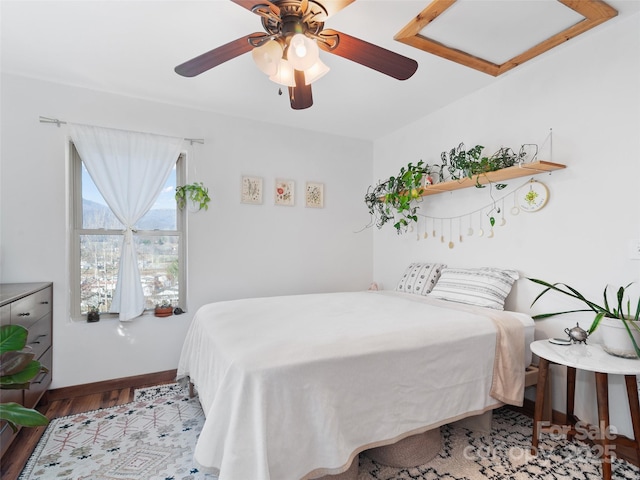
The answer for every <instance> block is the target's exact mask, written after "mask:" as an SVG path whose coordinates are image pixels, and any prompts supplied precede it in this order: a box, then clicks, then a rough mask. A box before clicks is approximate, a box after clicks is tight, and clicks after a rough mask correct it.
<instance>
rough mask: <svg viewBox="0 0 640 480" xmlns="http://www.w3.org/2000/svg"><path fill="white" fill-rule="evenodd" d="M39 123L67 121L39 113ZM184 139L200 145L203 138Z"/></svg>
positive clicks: (57, 123) (58, 124)
mask: <svg viewBox="0 0 640 480" xmlns="http://www.w3.org/2000/svg"><path fill="white" fill-rule="evenodd" d="M40 123H55V124H56V125H57V126H58V127H59V126H60V125H66V124H67V122H65V121H63V120H58V119H57V118H48V117H43V116H42V115H40ZM185 140H186V141H187V142H189V143H191V145H193V144H194V143H200V144H202V145H204V138H185Z"/></svg>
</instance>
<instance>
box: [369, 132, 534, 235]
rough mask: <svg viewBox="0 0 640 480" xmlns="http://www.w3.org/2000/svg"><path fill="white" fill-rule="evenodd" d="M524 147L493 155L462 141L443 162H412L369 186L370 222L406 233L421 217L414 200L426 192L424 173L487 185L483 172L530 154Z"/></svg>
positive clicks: (508, 149)
mask: <svg viewBox="0 0 640 480" xmlns="http://www.w3.org/2000/svg"><path fill="white" fill-rule="evenodd" d="M525 147H526V145H522V147H521V148H520V151H519V153H517V154H516V153H515V152H514V151H513V150H512V149H511V148H506V147H502V148H500V149H499V150H498V151H497V152H496V153H494V154H493V155H491V156H490V157H483V156H482V150H483V149H484V147H483V146H482V145H476V146H475V147H473V148H471V149H470V150H465V146H464V143H460V144H459V145H458V146H457V147H455V148H452V149H451V150H449V151H445V152H442V154H441V155H440V159H441V163H440V164H433V165H429V164H428V163H425V162H423V161H422V160H420V161H419V162H418V163H417V164H415V165H414V164H413V163H409V164H408V165H407V166H406V167H402V168H401V169H400V172H399V173H398V174H397V175H395V176H392V177H389V178H388V179H386V180H384V181H379V182H378V184H377V185H375V186H370V187H369V189H368V190H367V193H366V195H365V198H364V201H365V204H366V205H367V208H368V209H369V214H370V215H371V217H372V219H373V220H372V223H371V224H373V225H375V226H376V227H378V228H382V226H383V225H385V224H386V223H388V222H393V226H394V228H395V229H396V231H397V232H398V233H403V232H405V231H406V229H407V227H408V226H409V224H410V223H411V222H417V221H418V215H417V211H418V206H417V205H416V203H415V201H416V200H417V199H419V198H420V197H422V194H423V193H424V190H425V186H424V182H423V180H424V179H425V177H427V176H431V175H433V174H435V173H436V172H437V175H438V181H439V182H444V181H447V180H460V179H462V178H465V177H469V178H473V177H474V176H476V185H475V186H476V187H478V188H484V187H485V185H481V184H480V175H482V174H486V173H488V172H493V171H496V170H501V169H503V168H507V167H511V166H513V165H515V164H517V163H520V162H522V161H524V159H525V158H526V157H527V151H526V148H525ZM536 151H537V147H536ZM494 186H495V187H496V188H497V189H498V190H500V189H502V188H504V187H506V184H503V183H498V184H495V185H494ZM491 221H492V222H495V219H494V218H493V217H491ZM492 226H493V223H492Z"/></svg>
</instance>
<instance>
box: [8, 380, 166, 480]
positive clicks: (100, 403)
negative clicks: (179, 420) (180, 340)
mask: <svg viewBox="0 0 640 480" xmlns="http://www.w3.org/2000/svg"><path fill="white" fill-rule="evenodd" d="M175 373H176V372H175V370H172V371H167V372H161V373H157V374H152V375H140V376H137V377H129V378H125V379H119V380H110V381H109V382H99V383H96V384H90V385H82V386H78V387H71V388H63V389H58V390H51V391H49V393H48V394H47V397H46V398H43V401H41V402H40V404H39V405H38V407H37V409H38V411H40V412H41V413H42V414H43V415H45V416H46V417H47V418H49V419H54V418H59V417H64V416H67V415H74V414H76V413H82V412H88V411H91V410H97V409H99V408H108V407H113V406H115V405H122V404H124V403H129V402H131V401H133V395H134V392H135V390H136V388H144V387H150V386H153V385H160V384H166V383H173V381H174V379H175ZM45 429H46V427H38V428H22V429H21V430H20V432H19V433H18V436H17V437H16V438H15V439H14V441H13V442H12V443H11V446H10V447H9V449H8V450H7V451H6V453H5V454H4V455H3V456H2V462H1V465H0V479H2V480H16V479H17V478H18V476H19V475H20V473H21V472H22V469H23V468H24V466H25V464H26V463H27V460H29V457H30V456H31V452H33V449H34V448H35V447H36V445H37V444H38V440H40V437H41V436H42V434H43V433H44V431H45Z"/></svg>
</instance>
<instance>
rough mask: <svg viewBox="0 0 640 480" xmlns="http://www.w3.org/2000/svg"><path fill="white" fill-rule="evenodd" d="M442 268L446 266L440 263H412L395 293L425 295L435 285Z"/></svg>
mask: <svg viewBox="0 0 640 480" xmlns="http://www.w3.org/2000/svg"><path fill="white" fill-rule="evenodd" d="M444 267H446V265H444V264H442V263H412V264H410V265H409V266H408V267H407V269H406V270H405V272H404V275H403V276H402V278H401V279H400V282H399V283H398V285H397V286H396V291H398V292H404V293H414V294H417V295H426V294H428V293H429V292H430V291H431V289H433V287H434V285H436V282H437V281H438V278H439V277H440V272H441V271H442V269H443V268H444Z"/></svg>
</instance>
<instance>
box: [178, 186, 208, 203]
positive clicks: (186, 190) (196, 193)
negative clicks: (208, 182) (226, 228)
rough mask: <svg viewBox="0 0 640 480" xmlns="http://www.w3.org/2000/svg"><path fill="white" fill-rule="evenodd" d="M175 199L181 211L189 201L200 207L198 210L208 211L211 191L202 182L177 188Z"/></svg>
mask: <svg viewBox="0 0 640 480" xmlns="http://www.w3.org/2000/svg"><path fill="white" fill-rule="evenodd" d="M175 197H176V201H177V202H178V208H180V209H183V208H184V207H185V206H186V205H187V201H188V200H191V201H192V202H193V203H194V204H195V205H198V207H199V208H198V210H202V209H204V210H208V209H209V205H208V203H209V202H210V201H211V198H209V189H208V188H206V187H205V186H204V184H203V183H202V182H195V183H191V184H188V185H179V186H177V187H176V195H175Z"/></svg>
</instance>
